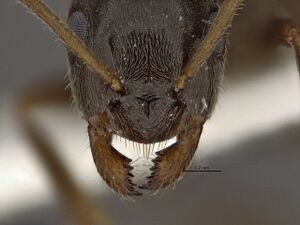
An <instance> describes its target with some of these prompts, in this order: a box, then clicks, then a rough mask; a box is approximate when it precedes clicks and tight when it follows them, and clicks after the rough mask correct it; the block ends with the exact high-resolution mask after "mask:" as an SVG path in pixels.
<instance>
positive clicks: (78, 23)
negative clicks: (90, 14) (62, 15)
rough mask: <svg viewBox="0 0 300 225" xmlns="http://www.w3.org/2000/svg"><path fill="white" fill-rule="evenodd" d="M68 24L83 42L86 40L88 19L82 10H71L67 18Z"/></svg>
mask: <svg viewBox="0 0 300 225" xmlns="http://www.w3.org/2000/svg"><path fill="white" fill-rule="evenodd" d="M68 25H69V26H70V28H71V29H72V30H73V31H74V33H75V34H76V35H77V36H78V37H79V38H80V39H81V40H82V41H83V42H86V41H87V39H88V21H87V19H86V16H85V15H84V14H83V13H82V12H80V11H75V12H73V13H72V14H71V15H70V16H69V18H68Z"/></svg>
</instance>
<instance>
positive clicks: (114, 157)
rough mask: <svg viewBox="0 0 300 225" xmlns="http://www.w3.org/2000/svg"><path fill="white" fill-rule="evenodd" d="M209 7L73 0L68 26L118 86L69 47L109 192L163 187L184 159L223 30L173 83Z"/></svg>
mask: <svg viewBox="0 0 300 225" xmlns="http://www.w3.org/2000/svg"><path fill="white" fill-rule="evenodd" d="M216 8H217V6H216V3H215V1H201V2H197V3H191V2H190V1H168V2H166V1H139V2H136V1H118V2H115V1H107V2H106V3H103V4H100V3H99V4H87V3H86V1H82V2H81V1H76V2H74V3H73V5H72V7H71V9H70V12H69V18H68V23H69V26H70V27H71V28H72V29H73V31H74V32H75V33H76V34H77V36H78V37H79V38H80V39H81V40H82V41H83V42H84V43H85V44H86V45H87V47H88V48H89V49H90V50H91V51H92V52H93V53H94V54H95V55H96V56H97V57H98V58H101V59H102V60H103V62H104V63H105V64H106V65H107V66H108V67H110V68H112V69H113V70H114V71H116V73H117V75H118V77H119V78H120V80H121V82H122V84H123V86H124V91H123V92H122V93H117V92H114V91H113V90H111V89H110V88H109V87H107V85H106V84H105V83H104V82H103V80H101V79H100V78H99V77H98V76H97V75H96V74H95V73H93V72H92V71H91V70H90V69H89V68H88V67H87V66H85V65H84V64H83V63H82V62H81V60H80V59H79V58H77V57H76V56H75V55H73V54H72V53H70V54H69V62H70V67H71V74H70V81H71V86H72V90H73V95H74V98H75V100H76V102H77V103H78V105H79V107H80V108H81V110H82V111H83V114H84V117H85V118H86V120H87V121H88V122H89V136H90V143H91V148H92V152H93V156H94V160H95V163H96V165H97V168H98V171H99V173H100V174H101V175H102V177H103V178H104V179H105V181H106V182H107V183H108V184H109V186H110V187H112V188H113V189H114V190H115V191H116V192H118V193H120V194H123V195H140V194H142V193H143V192H145V190H146V191H153V190H157V189H160V188H163V187H167V186H168V185H170V184H172V183H174V182H175V181H176V180H177V179H178V178H179V177H180V176H181V175H182V173H183V172H184V170H185V169H186V168H187V166H188V165H189V164H190V161H191V159H192V157H193V155H194V152H195V150H196V149H197V145H198V141H199V138H200V135H201V132H202V127H203V124H204V123H205V121H206V119H207V118H208V117H209V115H210V113H211V111H212V109H213V107H214V103H215V100H216V97H217V92H218V86H219V83H220V80H221V77H222V73H223V62H224V54H225V45H226V41H225V40H226V38H222V39H221V40H220V41H219V44H218V46H217V47H216V48H215V51H214V52H213V54H212V55H211V56H210V57H209V58H208V59H207V61H206V62H205V64H204V65H203V66H202V67H201V68H200V69H199V71H198V72H197V73H198V74H197V76H195V77H194V78H193V79H191V80H190V81H189V82H188V83H187V85H186V88H185V89H184V90H183V91H181V92H175V91H174V86H175V84H176V80H177V79H178V78H179V76H180V73H181V71H182V68H183V67H184V66H185V64H186V63H187V61H188V60H189V57H190V55H191V54H192V53H193V51H194V47H195V45H196V44H197V43H198V42H201V40H202V39H203V38H204V36H205V35H206V33H207V31H208V29H209V26H210V23H211V22H212V21H213V19H214V17H215V15H216V13H215V12H216Z"/></svg>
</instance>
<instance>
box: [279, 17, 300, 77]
mask: <svg viewBox="0 0 300 225" xmlns="http://www.w3.org/2000/svg"><path fill="white" fill-rule="evenodd" d="M276 29H277V37H278V39H279V41H281V42H283V44H285V45H288V46H291V47H293V48H294V49H295V52H296V59H297V65H298V70H299V72H300V26H299V25H298V24H296V23H294V22H293V21H279V22H278V25H276Z"/></svg>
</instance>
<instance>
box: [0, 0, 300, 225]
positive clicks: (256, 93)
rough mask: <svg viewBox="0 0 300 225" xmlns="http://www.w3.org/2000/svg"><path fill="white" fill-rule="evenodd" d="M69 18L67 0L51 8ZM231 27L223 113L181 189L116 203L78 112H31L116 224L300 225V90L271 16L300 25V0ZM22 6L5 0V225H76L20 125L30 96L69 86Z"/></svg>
mask: <svg viewBox="0 0 300 225" xmlns="http://www.w3.org/2000/svg"><path fill="white" fill-rule="evenodd" d="M45 2H47V4H49V5H50V6H51V8H52V9H53V10H54V11H55V12H56V13H57V15H59V16H60V17H61V18H65V15H66V9H67V3H68V1H66V0H64V1H50V0H48V1H45ZM246 3H247V5H246V7H245V9H244V10H243V11H241V12H240V15H239V16H238V17H237V18H236V20H235V22H234V24H233V27H232V30H231V31H232V34H231V35H230V40H231V45H230V47H229V57H228V62H227V70H226V77H225V80H224V85H223V87H222V91H221V93H220V97H219V101H218V105H217V107H216V110H215V113H214V114H213V116H212V118H211V120H209V121H208V123H207V124H206V126H205V129H204V133H203V136H202V138H201V141H200V144H199V147H198V151H197V154H196V155H195V157H194V159H193V163H192V165H191V167H192V168H199V167H209V168H210V169H217V170H222V172H221V173H188V174H186V175H185V177H184V179H183V180H182V181H181V182H179V183H178V184H177V185H176V188H175V190H167V191H163V192H161V193H159V194H158V195H156V196H154V197H142V198H138V199H137V200H136V202H135V203H132V202H128V201H123V200H120V198H119V197H118V196H116V195H114V194H113V193H112V192H111V191H110V190H109V189H108V188H107V186H106V185H105V184H104V182H103V181H102V180H101V178H100V176H99V175H98V174H97V172H96V168H95V166H94V162H93V160H92V157H91V152H90V149H89V141H88V136H87V132H86V127H87V124H86V122H84V121H83V120H82V118H81V115H80V114H79V113H78V112H77V110H76V109H74V108H72V107H71V106H70V105H71V104H58V105H49V106H46V107H41V108H38V109H36V110H34V112H32V114H33V115H34V117H35V120H36V121H37V122H38V123H39V124H41V126H42V127H43V128H44V129H45V130H46V131H47V136H48V137H49V139H51V140H52V142H53V143H55V147H56V148H57V153H58V154H59V156H60V158H61V159H62V160H63V162H64V163H65V165H66V167H67V168H68V170H69V171H70V172H71V174H72V176H73V178H74V180H75V181H76V182H77V183H78V185H79V186H80V187H81V188H82V189H83V190H84V191H85V192H86V193H88V195H89V196H90V197H92V198H93V199H95V200H96V202H97V204H98V205H99V206H101V208H103V209H105V212H106V214H107V217H109V218H110V219H111V220H112V223H113V224H118V225H119V224H122V225H125V224H128V225H129V224H130V225H139V224H145V225H148V224H149V225H168V224H170V225H171V224H172V225H183V224H185V225H194V224H195V225H196V224H205V225H218V224H223V225H232V224H245V225H246V224H249V225H250V224H251V225H252V224H256V225H259V224H263V225H277V224H278V225H282V224H298V223H299V222H300V192H299V190H300V179H299V171H300V81H299V75H298V72H297V67H296V62H295V56H294V52H293V50H292V49H289V48H285V47H274V46H273V45H272V44H271V42H272V41H270V38H269V37H268V25H269V24H270V21H272V19H274V18H291V19H293V20H295V21H296V22H298V23H300V16H299V10H300V3H299V1H298V0H285V1H279V0H264V1H259V0H248V1H246ZM26 11H27V10H26V9H24V8H23V7H22V6H21V5H19V4H16V1H15V0H1V1H0V34H1V35H0V225H38V224H39V225H41V224H43V225H44V224H47V225H48V224H49V225H52V224H72V220H71V219H70V218H69V217H68V216H66V214H65V209H64V206H63V204H62V202H61V201H60V198H59V197H58V196H57V192H56V189H55V187H54V186H53V184H52V182H51V179H50V177H49V175H48V173H47V170H45V168H44V166H43V163H42V162H41V161H40V160H39V157H38V156H37V155H36V153H35V151H34V150H33V146H32V145H31V143H30V142H28V140H27V139H26V137H25V135H24V133H23V132H22V130H21V128H20V124H19V123H18V121H17V119H16V115H17V113H16V110H17V100H18V97H20V94H21V93H24V92H25V91H26V90H28V89H33V87H35V86H37V87H39V88H44V87H45V88H46V87H47V85H50V84H52V83H55V82H60V83H63V82H64V77H65V74H66V72H67V62H66V55H65V49H64V47H63V46H62V45H61V44H60V43H59V42H58V41H56V37H55V36H54V35H53V34H52V33H50V32H49V31H48V29H47V28H46V27H45V25H42V24H41V23H40V22H39V21H38V20H37V19H36V18H35V17H33V16H32V15H30V13H27V12H26Z"/></svg>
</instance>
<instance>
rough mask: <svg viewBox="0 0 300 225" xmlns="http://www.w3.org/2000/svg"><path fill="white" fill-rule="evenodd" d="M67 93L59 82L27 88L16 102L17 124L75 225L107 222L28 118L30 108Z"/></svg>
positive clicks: (59, 100) (58, 99)
mask: <svg viewBox="0 0 300 225" xmlns="http://www.w3.org/2000/svg"><path fill="white" fill-rule="evenodd" d="M70 97H71V94H70V92H69V91H66V90H64V87H63V85H52V86H51V87H45V86H43V88H39V89H37V88H35V89H34V88H32V89H31V91H30V92H28V91H27V92H26V93H24V94H22V98H21V100H20V101H19V104H18V116H19V118H18V119H19V121H20V123H21V126H22V128H23V130H24V132H25V134H26V136H27V138H28V139H29V140H30V141H31V142H32V144H33V145H34V147H35V150H36V152H37V154H38V155H39V157H40V159H41V161H42V162H43V164H44V166H45V167H46V169H47V172H48V173H49V175H50V177H51V179H52V181H53V183H54V186H55V188H56V189H57V190H58V193H59V195H60V197H61V198H62V199H63V201H64V204H65V207H66V210H67V212H68V213H69V214H70V216H71V217H72V218H73V219H74V222H75V224H77V225H86V224H95V225H107V224H111V223H110V222H108V220H107V219H106V218H105V216H104V215H103V214H102V212H103V210H101V209H99V208H98V207H97V206H96V205H95V203H94V202H92V201H91V200H90V198H89V197H88V196H87V195H86V194H85V193H84V192H83V191H82V190H81V189H80V188H79V186H78V185H77V184H76V182H75V181H74V180H73V179H72V177H71V176H70V174H69V173H68V171H67V169H66V168H65V166H64V163H63V162H62V161H61V160H60V158H59V157H58V155H57V154H56V153H55V152H56V151H55V148H54V147H53V146H52V145H51V143H50V142H49V140H47V138H46V137H45V135H43V131H42V129H41V128H40V127H39V126H38V124H35V123H34V122H33V120H32V119H31V118H30V112H31V111H32V110H33V108H36V107H41V106H43V105H47V106H48V105H49V104H55V103H56V104H57V103H64V102H68V100H70Z"/></svg>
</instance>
